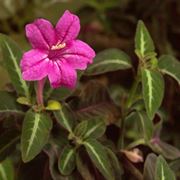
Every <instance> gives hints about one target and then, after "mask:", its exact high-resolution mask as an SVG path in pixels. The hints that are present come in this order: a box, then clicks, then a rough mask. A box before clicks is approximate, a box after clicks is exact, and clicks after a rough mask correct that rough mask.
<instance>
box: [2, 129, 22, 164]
mask: <svg viewBox="0 0 180 180" xmlns="http://www.w3.org/2000/svg"><path fill="white" fill-rule="evenodd" d="M19 140H20V134H19V133H18V132H17V131H16V130H8V131H7V132H4V133H2V135H1V136H0V161H1V160H4V159H5V158H6V157H7V156H9V155H10V154H11V153H12V152H13V151H14V150H15V149H16V144H17V143H18V141H19Z"/></svg>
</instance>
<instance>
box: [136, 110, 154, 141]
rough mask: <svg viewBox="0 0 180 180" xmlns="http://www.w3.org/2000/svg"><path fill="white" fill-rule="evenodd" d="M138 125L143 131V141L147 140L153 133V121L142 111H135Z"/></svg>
mask: <svg viewBox="0 0 180 180" xmlns="http://www.w3.org/2000/svg"><path fill="white" fill-rule="evenodd" d="M137 115H138V120H139V123H140V127H141V129H142V131H143V136H144V139H145V141H147V142H149V141H150V140H151V138H152V135H153V123H152V121H151V120H150V119H149V118H148V116H147V114H146V113H145V112H143V111H141V112H137Z"/></svg>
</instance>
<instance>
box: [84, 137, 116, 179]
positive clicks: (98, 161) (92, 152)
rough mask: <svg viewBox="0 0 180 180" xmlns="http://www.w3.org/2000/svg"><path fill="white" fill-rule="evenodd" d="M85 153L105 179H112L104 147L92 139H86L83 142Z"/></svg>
mask: <svg viewBox="0 0 180 180" xmlns="http://www.w3.org/2000/svg"><path fill="white" fill-rule="evenodd" d="M84 146H85V148H86V151H87V152H88V154H89V156H90V158H91V160H92V162H93V163H94V165H95V166H96V167H97V168H98V170H99V171H100V172H101V173H102V175H103V176H104V177H105V178H106V179H107V180H109V179H112V180H113V179H114V176H113V172H112V167H111V165H110V163H109V159H108V156H107V153H106V151H105V147H104V146H103V145H101V144H100V143H99V142H98V141H96V140H94V139H88V140H86V141H85V142H84Z"/></svg>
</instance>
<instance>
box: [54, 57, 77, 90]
mask: <svg viewBox="0 0 180 180" xmlns="http://www.w3.org/2000/svg"><path fill="white" fill-rule="evenodd" d="M57 62H58V64H59V67H60V70H61V83H60V85H61V86H64V87H67V88H69V89H73V88H74V87H75V86H76V81H77V73H76V71H75V70H74V69H73V68H72V67H71V66H69V65H68V63H67V62H66V61H64V60H60V61H57Z"/></svg>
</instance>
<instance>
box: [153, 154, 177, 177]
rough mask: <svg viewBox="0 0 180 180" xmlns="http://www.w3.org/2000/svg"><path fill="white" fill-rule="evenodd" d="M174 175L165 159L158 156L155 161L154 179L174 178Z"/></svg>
mask: <svg viewBox="0 0 180 180" xmlns="http://www.w3.org/2000/svg"><path fill="white" fill-rule="evenodd" d="M175 179H176V178H175V175H174V173H173V171H172V170H171V169H170V167H169V165H168V164H167V162H166V160H165V159H164V158H163V157H162V156H159V157H158V158H157V162H156V170H155V180H175Z"/></svg>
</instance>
